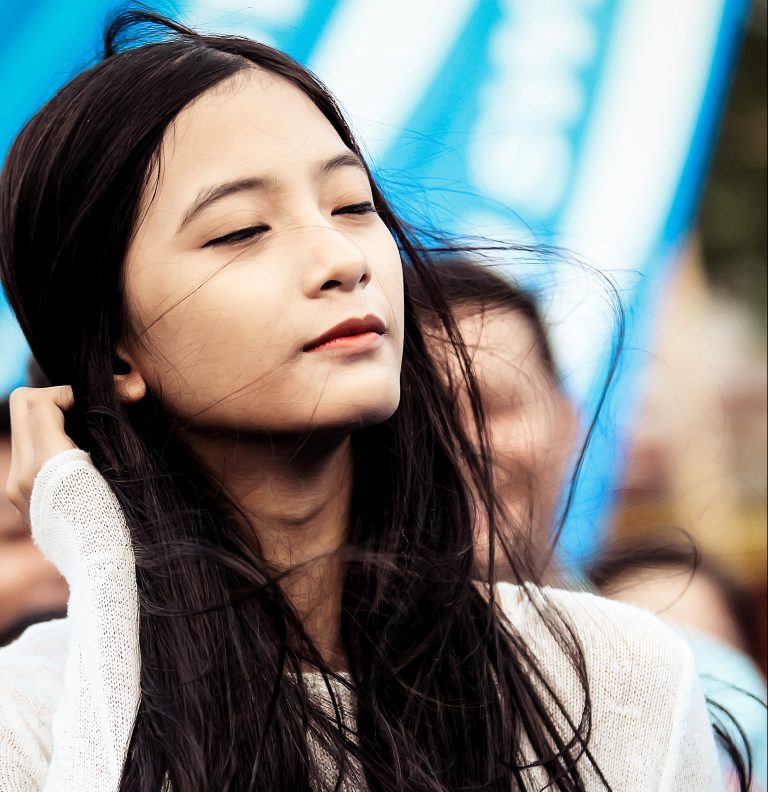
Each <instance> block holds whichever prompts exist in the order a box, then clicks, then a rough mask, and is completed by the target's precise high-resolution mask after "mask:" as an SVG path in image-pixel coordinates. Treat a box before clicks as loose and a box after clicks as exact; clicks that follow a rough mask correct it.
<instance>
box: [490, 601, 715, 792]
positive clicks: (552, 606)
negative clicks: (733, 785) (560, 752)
mask: <svg viewBox="0 0 768 792" xmlns="http://www.w3.org/2000/svg"><path fill="white" fill-rule="evenodd" d="M497 598H498V601H499V604H500V606H501V608H502V610H503V611H504V613H505V615H506V616H507V618H508V619H509V621H510V623H511V625H512V627H513V629H514V630H515V632H516V633H517V634H518V635H519V636H520V637H521V638H522V640H523V641H524V642H525V643H526V645H527V647H528V648H529V649H530V650H531V651H532V653H533V655H534V657H535V658H536V660H537V662H538V663H539V667H540V670H541V671H542V672H543V674H544V676H545V678H546V680H547V681H548V684H549V685H550V686H551V689H552V691H553V693H554V695H555V696H556V697H557V699H558V701H559V702H560V703H561V704H562V705H563V706H564V707H565V709H566V711H567V712H568V714H569V716H570V718H571V720H572V722H575V723H578V722H580V721H581V719H582V718H583V717H585V716H586V717H587V719H588V722H589V733H590V736H589V749H590V751H591V754H592V756H593V757H594V759H595V760H596V762H597V764H598V766H599V767H600V770H601V772H603V773H604V774H605V776H606V777H607V778H608V779H609V781H610V782H611V784H612V787H613V788H614V789H621V790H623V789H632V790H651V789H653V790H659V789H662V790H666V789H683V788H689V789H693V788H696V789H701V790H710V789H718V788H720V787H719V786H718V784H719V783H720V781H719V777H718V773H719V771H718V768H717V760H716V753H715V747H714V741H713V737H712V730H711V727H710V724H709V721H708V718H707V712H706V708H705V703H704V697H703V695H702V693H701V688H700V685H699V681H698V676H697V674H696V669H695V664H694V661H693V656H692V654H691V651H690V649H689V648H688V646H687V644H686V642H685V641H684V640H683V639H682V638H681V637H680V636H679V635H677V634H676V633H675V632H674V631H673V630H672V629H671V628H670V627H668V626H667V625H666V624H664V623H663V622H662V621H661V620H660V619H658V618H657V617H656V616H654V615H653V614H652V613H649V612H648V611H644V610H642V609H640V608H635V607H633V606H630V605H625V604H623V603H618V602H613V601H611V600H607V599H604V598H602V597H598V596H596V595H594V594H589V593H586V592H569V591H562V590H558V589H551V588H548V587H545V588H542V589H538V588H535V587H532V586H531V587H527V586H526V587H518V586H509V585H500V586H498V589H497ZM569 634H570V635H572V636H573V637H574V638H575V639H576V641H577V643H578V646H579V647H580V650H581V653H582V656H583V668H584V670H585V671H586V686H585V684H584V680H583V678H582V677H581V676H580V674H579V663H578V658H576V657H575V655H574V652H573V651H569V649H568V637H569ZM571 644H572V642H571ZM672 777H674V778H675V779H678V778H680V779H693V781H691V784H692V785H688V786H686V785H685V784H683V785H682V786H670V785H669V782H668V779H669V778H672ZM675 783H676V782H675ZM686 783H688V782H687V781H686Z"/></svg>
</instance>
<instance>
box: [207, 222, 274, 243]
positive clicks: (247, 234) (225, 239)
mask: <svg viewBox="0 0 768 792" xmlns="http://www.w3.org/2000/svg"><path fill="white" fill-rule="evenodd" d="M267 231H269V226H265V225H260V226H248V228H239V229H238V230H237V231H232V232H231V233H229V234H224V236H220V237H216V239H211V240H209V241H208V242H206V243H205V244H204V245H203V247H204V248H207V247H218V246H220V245H234V244H236V243H237V242H245V241H246V240H247V239H253V238H254V237H257V236H259V235H260V234H264V233H266V232H267Z"/></svg>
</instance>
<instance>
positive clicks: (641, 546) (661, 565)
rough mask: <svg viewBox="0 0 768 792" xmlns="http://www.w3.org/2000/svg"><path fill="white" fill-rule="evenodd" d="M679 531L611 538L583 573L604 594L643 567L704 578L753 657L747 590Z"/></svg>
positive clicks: (752, 625)
mask: <svg viewBox="0 0 768 792" xmlns="http://www.w3.org/2000/svg"><path fill="white" fill-rule="evenodd" d="M682 537H683V534H682V532H675V533H674V534H668V533H666V532H662V533H661V534H658V533H656V532H655V533H654V534H653V535H651V536H638V537H632V538H628V539H621V540H614V541H613V542H612V543H611V544H609V545H608V546H607V547H605V548H604V549H603V551H602V552H601V553H600V554H599V555H598V556H597V557H596V558H594V559H593V560H592V562H591V564H590V565H589V566H588V567H587V568H586V570H585V574H586V575H587V577H588V578H589V580H590V582H591V583H592V585H593V586H594V587H595V588H596V589H597V590H598V591H600V592H604V593H608V592H610V591H611V590H612V588H613V585H614V584H617V583H618V582H619V581H620V580H622V579H628V578H630V577H631V576H632V575H635V574H639V573H642V572H643V571H645V570H670V571H672V570H681V571H685V572H688V573H690V575H694V574H696V575H700V576H702V577H705V578H706V579H707V580H708V581H709V582H710V583H712V584H713V585H714V587H715V588H716V589H717V591H718V593H719V594H720V597H721V599H722V602H723V604H724V606H725V608H726V609H727V611H728V614H729V615H730V617H731V619H732V620H733V622H734V624H735V625H736V627H737V628H738V632H739V634H740V636H741V638H742V640H743V642H744V647H745V648H746V650H747V652H748V654H750V655H751V656H752V657H753V658H756V656H757V647H756V641H757V635H756V634H755V624H754V618H753V613H752V603H751V601H750V597H749V592H748V591H747V590H745V589H744V588H742V587H741V586H740V585H739V583H738V582H737V581H736V580H734V579H733V577H731V575H729V574H728V573H727V572H726V571H725V570H724V569H722V568H721V567H720V566H719V565H718V564H717V563H716V562H715V561H713V560H712V559H711V558H710V557H709V556H707V555H704V554H703V553H701V551H700V550H699V549H698V548H697V546H696V544H695V542H694V541H693V540H692V539H690V538H689V540H688V541H683V538H682Z"/></svg>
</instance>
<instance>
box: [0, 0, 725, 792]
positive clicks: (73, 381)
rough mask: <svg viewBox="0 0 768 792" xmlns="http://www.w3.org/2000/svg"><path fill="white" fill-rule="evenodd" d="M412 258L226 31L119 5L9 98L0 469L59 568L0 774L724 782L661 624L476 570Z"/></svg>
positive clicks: (85, 782)
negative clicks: (28, 380)
mask: <svg viewBox="0 0 768 792" xmlns="http://www.w3.org/2000/svg"><path fill="white" fill-rule="evenodd" d="M148 22H154V23H156V24H160V25H163V24H165V25H166V33H168V35H167V36H166V37H162V36H158V32H159V31H158V30H153V31H152V36H151V37H150V43H146V44H144V45H141V46H130V47H126V48H121V47H119V46H118V43H119V41H122V40H125V38H126V37H127V36H129V35H133V34H134V33H135V29H134V25H135V24H136V23H148ZM174 31H175V32H174ZM427 258H428V257H427V255H426V253H425V252H424V251H422V250H420V249H418V248H417V247H416V246H415V245H414V243H413V242H412V241H411V240H410V239H409V236H408V234H407V233H406V230H405V229H404V227H403V225H402V224H401V223H400V222H399V221H398V220H397V218H396V217H395V216H394V215H393V213H392V212H391V210H390V209H389V208H388V206H387V204H386V202H385V200H384V198H383V196H382V195H381V193H380V192H379V190H378V189H377V187H376V185H375V183H374V181H373V179H372V178H371V175H370V173H369V171H368V169H367V167H366V165H365V163H364V162H363V159H362V157H361V155H360V151H359V149H358V147H357V145H356V144H355V142H354V140H353V139H352V136H351V135H350V133H349V130H348V128H347V126H346V124H345V122H344V120H343V118H342V116H341V114H340V113H339V111H338V109H337V107H336V105H335V104H334V102H333V100H332V98H331V97H330V96H329V94H328V93H327V92H326V90H325V89H324V88H323V87H322V86H321V85H320V84H319V83H318V82H317V81H316V80H315V78H314V77H312V76H311V75H310V74H309V73H308V72H307V71H306V70H304V69H303V68H302V67H301V66H299V65H298V64H296V63H295V62H293V61H292V60H290V59H289V58H287V57H286V56H285V55H283V54H281V53H279V52H276V51H275V50H273V49H270V48H268V47H266V46H263V45H260V44H256V43H254V42H251V41H248V40H245V39H236V38H231V37H203V36H198V35H195V34H194V33H192V32H191V31H187V30H185V29H183V28H180V27H178V26H173V25H172V24H171V23H164V22H163V21H162V20H160V19H159V18H154V17H152V16H151V15H147V14H128V15H124V16H122V17H119V18H118V19H117V20H116V22H115V23H113V24H112V25H111V26H110V28H109V29H108V31H107V36H106V50H105V57H104V59H103V61H102V62H100V63H99V64H97V65H96V66H94V67H93V68H91V69H89V70H88V71H86V72H84V73H83V74H81V75H80V76H78V77H77V78H75V79H74V80H72V81H71V82H70V83H69V84H68V85H66V86H65V87H64V88H63V89H62V90H61V91H60V92H59V93H58V94H57V95H56V96H55V97H54V98H53V99H52V100H51V101H50V102H49V103H48V104H47V105H45V106H44V107H43V108H42V109H41V110H40V111H39V112H38V113H37V114H36V115H35V116H34V117H33V118H32V120H31V121H30V122H29V123H28V124H27V126H26V127H25V128H24V129H23V130H22V132H21V133H20V135H19V136H18V138H17V139H16V141H15V143H14V145H13V147H12V149H11V151H10V153H9V155H8V158H7V161H6V163H5V167H4V170H3V174H2V178H1V179H0V261H1V264H2V273H3V282H4V286H5V288H6V291H7V294H8V297H9V300H10V301H11V303H12V305H13V307H14V310H15V312H16V314H17V316H18V318H19V321H20V323H21V325H22V327H23V329H24V332H25V333H26V336H27V338H28V339H29V342H30V345H31V347H32V350H33V353H34V354H35V357H36V358H37V360H38V361H39V362H40V364H41V366H42V368H43V370H44V372H45V374H46V375H47V376H48V377H49V378H50V380H51V382H53V383H54V387H52V388H50V389H41V390H22V391H19V392H16V393H15V394H14V396H13V399H12V420H13V444H14V452H13V462H12V470H11V475H10V478H9V491H10V494H11V496H12V498H13V499H14V501H15V503H16V504H17V506H18V507H19V508H20V509H21V510H27V509H28V510H29V517H30V520H31V525H32V530H33V532H34V535H35V537H36V540H37V541H38V543H39V544H40V546H41V547H42V548H43V550H44V551H45V553H46V554H47V555H48V556H49V558H50V559H51V560H53V561H54V562H55V563H56V564H57V566H58V567H59V568H60V569H61V571H62V573H63V574H64V575H65V577H66V578H67V581H68V583H69V585H70V591H71V596H70V602H69V613H68V617H67V619H65V620H60V621H59V622H58V623H57V622H50V623H47V624H41V625H37V626H35V627H32V628H30V629H29V630H27V631H26V632H25V633H24V635H23V636H22V637H21V638H20V639H19V640H18V641H16V642H15V643H13V644H11V645H10V646H9V647H7V648H5V649H4V650H2V652H0V789H1V790H3V791H4V792H5V791H6V790H13V792H16V791H17V790H37V789H45V790H99V791H100V790H112V789H120V790H124V791H127V790H142V791H143V790H146V792H149V791H150V790H153V791H154V790H158V789H167V788H171V789H173V790H174V792H186V791H187V790H188V791H189V792H200V791H201V790H224V789H226V790H305V789H316V790H326V789H329V790H330V789H344V790H364V789H368V790H382V791H383V790H388V791H389V790H403V792H405V791H406V790H407V791H408V792H427V791H428V790H429V792H438V791H439V792H447V791H448V790H480V789H483V790H502V789H503V790H509V789H526V790H527V789H540V788H543V787H544V786H549V787H551V788H554V789H559V790H587V789H589V790H592V789H600V788H606V789H614V790H632V791H633V792H635V791H636V790H678V789H679V790H684V789H685V790H691V789H696V790H714V789H718V788H719V782H718V768H717V758H716V753H715V747H714V743H713V739H712V734H711V731H710V728H709V725H708V723H707V716H706V712H705V708H704V701H703V698H702V695H701V693H700V691H699V688H698V685H697V681H696V676H695V672H694V669H693V666H692V662H691V658H690V655H689V654H688V653H687V652H686V650H685V649H684V648H683V646H682V644H681V642H680V641H679V640H678V639H676V638H675V637H674V636H673V634H672V633H671V632H670V631H669V630H667V629H666V628H664V627H663V626H661V625H660V624H659V623H657V622H656V621H655V620H654V619H653V618H652V617H650V616H646V615H644V614H642V613H641V612H640V611H636V610H634V609H632V608H630V607H628V606H623V605H620V604H616V603H609V602H604V601H602V600H600V599H598V598H595V597H591V596H588V595H577V594H570V593H566V592H558V591H555V590H547V589H541V588H539V587H537V586H536V585H535V584H533V583H527V584H526V585H517V586H515V585H498V586H495V585H494V575H493V568H492V563H491V564H489V569H488V570H487V575H486V577H487V579H488V580H489V581H490V583H489V584H482V585H481V584H478V583H477V582H476V574H475V563H474V553H473V515H474V514H475V507H474V503H475V502H476V500H477V499H478V498H479V499H480V502H481V503H482V505H483V511H484V514H483V515H482V524H483V525H485V526H487V527H488V531H489V533H490V534H491V535H493V533H494V521H495V508H494V496H493V487H492V479H491V475H490V474H489V472H488V470H487V465H485V464H483V460H484V459H487V448H486V446H485V444H484V443H482V442H481V444H480V445H481V453H480V454H479V455H477V454H475V453H474V451H473V448H474V446H473V444H472V443H471V442H469V440H468V439H467V438H466V436H465V434H464V433H463V431H462V430H461V422H460V420H459V417H458V416H457V415H456V413H455V410H454V405H453V402H452V400H451V398H450V396H449V394H448V393H447V392H446V390H445V388H444V387H443V385H442V384H441V378H440V376H439V374H438V372H437V371H436V369H435V367H434V365H433V363H432V362H431V359H430V356H429V355H428V354H427V351H426V349H425V344H424V341H423V339H422V337H421V335H420V332H419V330H418V326H417V323H416V321H415V317H414V310H413V306H412V304H411V302H410V300H409V298H408V294H407V292H404V290H403V276H402V267H403V264H405V265H406V266H412V267H413V268H414V270H415V271H416V272H418V273H419V275H418V277H420V278H423V279H424V280H425V283H426V284H427V287H428V288H429V287H430V285H432V286H434V284H433V281H432V279H431V275H430V271H429V267H428V265H427V264H428V262H427ZM432 293H433V300H434V303H435V310H436V312H437V313H438V315H440V316H441V317H443V320H444V322H445V324H446V332H447V333H448V335H449V336H450V337H451V338H453V339H454V341H455V342H456V344H457V349H458V351H459V354H460V355H461V356H462V360H463V361H464V364H465V365H463V366H462V368H463V369H464V370H465V371H464V373H465V374H466V376H467V378H468V389H469V393H470V394H472V396H471V401H472V403H473V404H474V406H475V408H476V415H477V417H478V419H479V418H480V416H481V414H482V410H481V408H480V407H479V402H478V400H477V398H476V386H475V385H474V382H473V380H472V378H471V376H470V372H469V371H468V366H467V365H466V363H467V358H466V355H464V354H462V351H461V348H460V345H459V344H460V342H459V340H458V336H457V334H456V332H455V328H454V325H453V322H452V320H451V317H450V313H449V312H448V311H447V308H446V306H445V304H444V302H443V301H442V300H441V298H440V297H439V290H438V289H437V288H433V289H432ZM70 386H71V387H70ZM476 432H477V434H478V436H480V437H483V436H484V433H483V431H482V423H481V422H480V421H479V420H478V422H477V426H476ZM30 499H31V502H30ZM517 552H519V553H520V555H521V556H522V555H523V548H519V549H518V551H516V553H517ZM492 556H493V554H492V553H491V558H492ZM510 564H511V565H512V568H513V569H515V568H517V566H516V564H517V562H516V558H515V553H513V554H511V558H510ZM515 580H517V581H518V583H520V584H522V583H523V574H522V573H518V574H517V575H515Z"/></svg>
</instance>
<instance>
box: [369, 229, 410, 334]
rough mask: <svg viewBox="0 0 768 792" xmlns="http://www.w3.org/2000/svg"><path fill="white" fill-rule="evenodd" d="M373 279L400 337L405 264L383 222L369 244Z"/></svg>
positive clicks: (401, 331) (401, 332)
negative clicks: (385, 302) (387, 306)
mask: <svg viewBox="0 0 768 792" xmlns="http://www.w3.org/2000/svg"><path fill="white" fill-rule="evenodd" d="M367 247H368V258H369V261H370V262H371V269H372V274H373V281H374V283H376V284H377V285H378V287H379V288H380V289H381V292H382V294H383V296H384V299H385V300H386V301H387V303H388V304H389V306H390V310H391V313H392V317H393V319H394V321H395V323H396V326H397V328H398V331H399V334H400V338H401V340H402V334H403V303H404V297H403V264H402V261H401V259H400V251H399V250H398V249H397V244H396V243H395V240H394V238H393V237H392V234H390V233H389V230H388V229H387V228H386V226H384V224H383V223H382V225H381V229H380V231H379V233H378V234H377V235H376V237H375V238H374V239H373V240H372V242H371V244H369V245H368V246H367Z"/></svg>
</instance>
